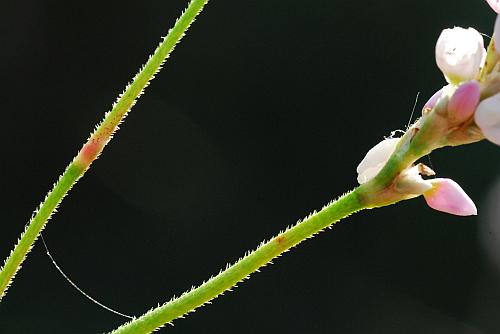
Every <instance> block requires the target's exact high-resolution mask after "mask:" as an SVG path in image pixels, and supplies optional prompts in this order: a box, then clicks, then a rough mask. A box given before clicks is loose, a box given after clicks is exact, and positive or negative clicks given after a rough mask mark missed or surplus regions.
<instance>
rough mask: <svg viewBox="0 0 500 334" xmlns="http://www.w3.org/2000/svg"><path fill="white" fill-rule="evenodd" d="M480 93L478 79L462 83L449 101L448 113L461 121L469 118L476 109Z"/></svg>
mask: <svg viewBox="0 0 500 334" xmlns="http://www.w3.org/2000/svg"><path fill="white" fill-rule="evenodd" d="M479 95H480V86H479V83H478V82H477V81H474V80H472V81H469V82H466V83H463V84H461V85H460V86H459V87H458V88H457V90H456V91H455V93H454V94H453V96H452V97H451V99H450V101H449V102H448V115H449V116H450V117H452V118H453V119H454V120H457V121H459V122H464V121H466V120H468V119H469V118H470V117H471V116H472V115H473V114H474V111H475V110H476V107H477V105H478V103H479Z"/></svg>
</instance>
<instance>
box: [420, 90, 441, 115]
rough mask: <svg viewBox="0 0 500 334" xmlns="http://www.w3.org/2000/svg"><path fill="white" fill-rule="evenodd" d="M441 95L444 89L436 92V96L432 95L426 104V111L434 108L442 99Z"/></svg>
mask: <svg viewBox="0 0 500 334" xmlns="http://www.w3.org/2000/svg"><path fill="white" fill-rule="evenodd" d="M441 94H443V88H441V89H440V90H438V91H437V92H435V93H434V95H432V96H431V98H430V99H429V100H428V101H427V102H426V103H425V104H424V110H425V109H432V108H434V106H435V105H436V102H437V101H438V100H439V98H440V97H441Z"/></svg>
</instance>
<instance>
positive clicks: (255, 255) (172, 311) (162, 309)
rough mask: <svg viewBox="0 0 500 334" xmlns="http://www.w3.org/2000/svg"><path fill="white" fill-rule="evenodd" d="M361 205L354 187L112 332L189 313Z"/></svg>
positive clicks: (139, 333)
mask: <svg viewBox="0 0 500 334" xmlns="http://www.w3.org/2000/svg"><path fill="white" fill-rule="evenodd" d="M363 208H364V206H363V204H361V202H360V201H359V199H358V195H357V192H356V190H354V191H352V192H350V193H348V194H346V195H344V196H343V197H341V198H339V199H338V200H337V201H334V202H331V203H330V204H328V205H327V206H325V207H324V208H323V209H322V210H321V211H320V212H318V213H314V214H312V215H311V216H309V217H307V218H306V219H304V220H303V221H302V222H299V223H297V224H296V225H295V226H293V227H292V228H290V229H288V230H286V231H285V232H283V233H280V234H279V235H278V236H276V237H274V238H272V239H271V240H269V241H268V242H265V243H263V244H261V245H260V246H259V247H258V248H257V249H256V250H255V251H253V252H251V253H250V254H248V255H246V256H245V257H243V258H242V259H240V260H239V261H238V262H236V263H235V264H233V265H232V266H229V267H228V268H227V269H225V270H224V271H221V272H220V273H219V274H218V275H217V276H215V277H213V278H211V279H210V280H208V281H207V282H205V283H203V284H202V285H200V286H199V287H197V288H195V289H193V290H191V291H189V292H186V293H185V294H183V295H182V296H180V297H179V298H175V299H172V300H171V301H169V302H168V303H165V304H164V305H162V306H159V307H157V308H155V309H152V310H151V311H149V312H147V313H145V314H144V315H142V316H141V317H139V318H137V319H134V320H132V321H130V322H128V323H126V324H124V325H122V326H121V327H119V328H117V329H116V330H114V331H113V332H112V333H111V334H146V333H151V332H153V331H154V330H156V329H158V328H160V327H162V326H163V325H165V324H167V323H169V322H171V321H172V320H174V319H177V318H179V317H182V316H183V315H185V314H187V313H189V312H192V311H193V310H195V309H196V308H197V307H199V306H202V305H203V304H205V303H207V302H209V301H210V300H212V299H214V298H215V297H217V296H219V295H220V294H222V293H223V292H224V291H227V290H229V289H230V288H233V287H234V286H235V285H236V284H237V283H238V282H241V281H242V280H244V279H245V278H247V277H248V275H250V274H251V273H253V272H255V271H257V270H258V269H259V268H261V267H263V266H265V265H266V264H268V263H269V262H270V261H271V260H272V259H274V258H276V257H278V256H279V255H280V254H281V253H283V252H285V251H287V250H289V249H290V248H292V247H294V246H295V245H297V244H299V243H300V242H302V241H304V240H305V239H307V238H309V237H312V236H313V235H314V234H316V233H318V232H320V231H321V230H323V229H324V228H326V227H328V226H330V225H331V224H333V223H335V222H337V221H339V220H340V219H342V218H344V217H346V216H348V215H350V214H351V213H354V212H356V211H359V210H361V209H363Z"/></svg>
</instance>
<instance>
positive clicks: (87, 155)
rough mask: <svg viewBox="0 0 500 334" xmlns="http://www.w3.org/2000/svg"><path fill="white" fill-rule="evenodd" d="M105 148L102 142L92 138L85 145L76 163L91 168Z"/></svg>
mask: <svg viewBox="0 0 500 334" xmlns="http://www.w3.org/2000/svg"><path fill="white" fill-rule="evenodd" d="M103 146H104V145H103V142H102V140H99V139H97V138H90V139H89V141H88V142H87V143H85V144H84V145H83V147H82V149H81V150H80V152H79V153H78V156H77V157H76V159H75V162H77V163H79V164H81V165H83V166H85V167H87V166H89V165H90V164H91V163H92V161H94V160H95V159H96V157H97V155H98V154H99V153H100V152H101V150H102V147H103Z"/></svg>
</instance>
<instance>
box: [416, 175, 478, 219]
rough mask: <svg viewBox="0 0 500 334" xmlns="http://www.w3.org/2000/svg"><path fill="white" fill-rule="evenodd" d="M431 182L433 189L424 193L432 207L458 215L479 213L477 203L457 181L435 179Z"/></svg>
mask: <svg viewBox="0 0 500 334" xmlns="http://www.w3.org/2000/svg"><path fill="white" fill-rule="evenodd" d="M430 182H431V183H432V189H431V190H429V191H426V192H425V193H424V198H425V201H426V202H427V204H428V205H429V206H430V207H431V208H433V209H434V210H437V211H442V212H446V213H450V214H452V215H456V216H472V215H477V208H476V205H475V204H474V202H473V201H472V200H471V199H470V197H469V196H468V195H467V194H466V193H465V191H463V189H462V188H461V187H460V186H459V185H458V184H457V183H456V182H455V181H453V180H451V179H434V180H430Z"/></svg>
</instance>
